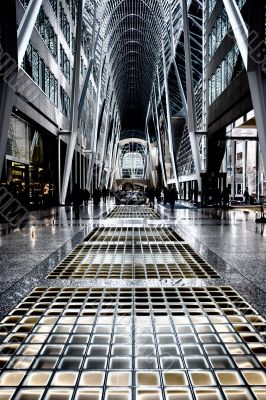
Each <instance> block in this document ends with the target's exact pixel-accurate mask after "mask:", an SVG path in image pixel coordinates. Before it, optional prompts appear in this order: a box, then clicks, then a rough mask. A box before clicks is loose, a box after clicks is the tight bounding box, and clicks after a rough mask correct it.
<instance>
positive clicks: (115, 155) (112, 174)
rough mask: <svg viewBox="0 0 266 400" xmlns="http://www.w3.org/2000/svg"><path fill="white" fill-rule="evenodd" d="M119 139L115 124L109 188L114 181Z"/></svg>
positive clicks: (118, 128) (118, 130)
mask: <svg viewBox="0 0 266 400" xmlns="http://www.w3.org/2000/svg"><path fill="white" fill-rule="evenodd" d="M119 140H120V126H119V124H117V131H116V140H115V146H114V154H113V160H112V164H111V170H112V172H111V177H110V184H109V185H110V186H109V189H112V186H113V181H114V176H115V170H116V165H117V156H118V154H119V151H118V150H119V149H118V147H119Z"/></svg>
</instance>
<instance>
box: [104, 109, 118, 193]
mask: <svg viewBox="0 0 266 400" xmlns="http://www.w3.org/2000/svg"><path fill="white" fill-rule="evenodd" d="M117 127H118V115H117V113H116V115H115V118H114V125H113V132H112V139H111V143H110V151H111V155H110V157H109V164H108V172H107V175H106V182H105V186H106V187H108V185H109V180H110V175H111V168H112V166H113V154H114V149H115V139H116V134H117Z"/></svg>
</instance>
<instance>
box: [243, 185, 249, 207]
mask: <svg viewBox="0 0 266 400" xmlns="http://www.w3.org/2000/svg"><path fill="white" fill-rule="evenodd" d="M243 196H244V199H245V204H248V201H249V192H248V188H247V187H246V190H245V191H244V194H243Z"/></svg>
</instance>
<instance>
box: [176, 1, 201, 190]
mask: <svg viewBox="0 0 266 400" xmlns="http://www.w3.org/2000/svg"><path fill="white" fill-rule="evenodd" d="M181 3H182V7H181V8H182V16H183V30H184V47H185V64H186V84H187V108H188V118H187V124H188V131H189V138H190V143H191V150H192V155H193V160H194V164H195V170H196V175H197V181H198V188H199V191H201V177H200V172H201V162H200V154H199V144H198V141H197V137H196V135H195V132H196V130H197V121H196V116H195V99H194V87H193V73H192V59H191V47H190V37H189V22H188V8H187V0H182V2H181Z"/></svg>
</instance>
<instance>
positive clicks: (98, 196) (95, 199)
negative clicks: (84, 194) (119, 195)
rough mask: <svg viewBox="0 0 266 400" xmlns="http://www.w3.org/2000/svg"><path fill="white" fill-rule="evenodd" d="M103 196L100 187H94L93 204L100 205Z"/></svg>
mask: <svg viewBox="0 0 266 400" xmlns="http://www.w3.org/2000/svg"><path fill="white" fill-rule="evenodd" d="M101 196H102V193H101V191H100V189H99V188H96V189H94V192H93V195H92V198H93V205H94V206H95V207H97V206H99V204H100V201H101Z"/></svg>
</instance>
